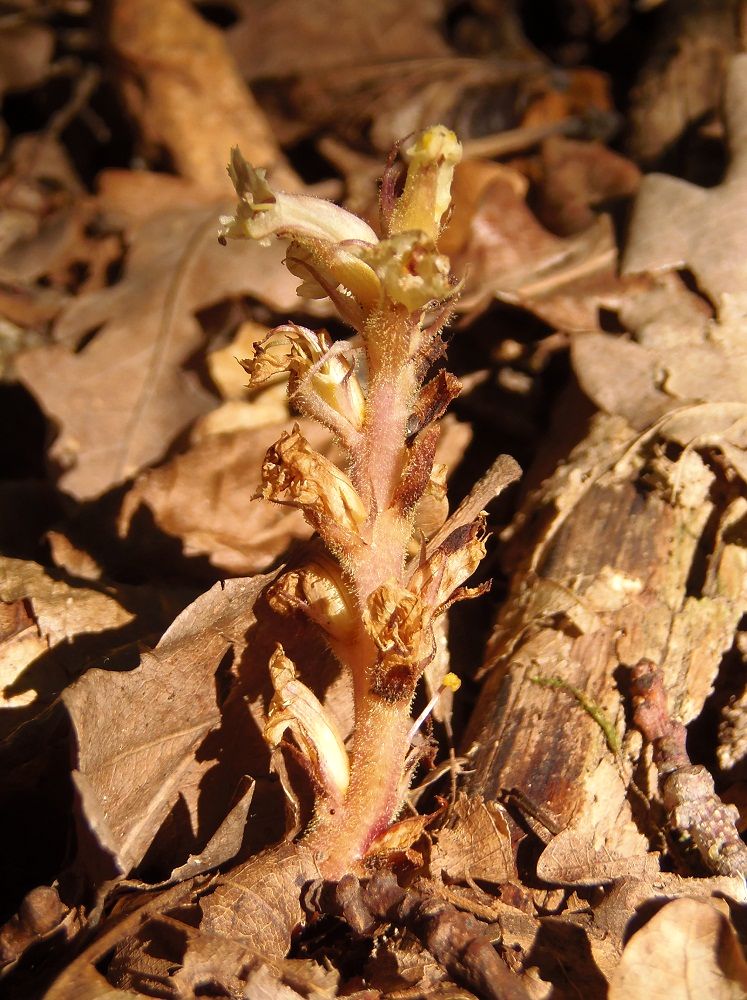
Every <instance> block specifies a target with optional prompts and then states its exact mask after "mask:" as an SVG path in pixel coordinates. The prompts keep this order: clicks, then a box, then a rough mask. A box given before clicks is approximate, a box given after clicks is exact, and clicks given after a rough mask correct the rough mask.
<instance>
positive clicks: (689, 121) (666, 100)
mask: <svg viewBox="0 0 747 1000" xmlns="http://www.w3.org/2000/svg"><path fill="white" fill-rule="evenodd" d="M667 13H668V16H667V17H663V18H660V19H658V21H657V22H656V26H655V29H654V32H653V36H652V37H651V38H649V39H647V42H648V44H647V46H646V58H645V61H644V63H643V66H642V69H641V70H640V72H639V74H638V78H637V80H636V83H635V85H634V86H633V88H632V89H631V92H630V99H631V107H630V112H629V116H628V130H627V136H626V147H627V149H628V150H629V152H630V155H631V156H633V157H635V159H636V160H638V161H639V162H643V163H646V164H648V165H651V166H653V165H655V164H656V162H657V161H660V160H661V159H662V158H663V157H672V155H673V153H675V152H676V151H678V146H681V145H683V144H685V143H687V142H688V139H690V134H691V133H692V131H693V130H694V129H695V128H697V126H699V125H702V124H703V123H704V122H707V120H708V118H709V116H711V115H712V114H713V112H714V111H715V110H716V109H717V108H718V103H719V100H720V99H721V94H722V90H723V81H724V75H725V72H726V68H727V66H728V62H729V57H730V56H731V55H732V54H733V53H734V52H736V51H738V50H739V47H740V44H741V45H743V44H744V41H743V39H744V35H743V34H742V32H743V31H744V28H743V27H742V26H741V25H740V21H739V16H738V13H737V5H735V4H733V3H731V2H727V3H717V4H709V3H687V4H682V5H679V4H678V5H677V6H676V7H672V8H671V9H670V10H668V11H667ZM740 28H741V31H740ZM740 34H741V39H740ZM690 142H692V140H691V139H690ZM696 149H697V147H696ZM679 152H680V153H681V152H682V150H681V149H680V150H679ZM689 152H690V150H686V154H687V153H689ZM696 155H697V153H696ZM691 158H692V154H691V157H690V159H691Z"/></svg>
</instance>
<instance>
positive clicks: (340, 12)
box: [229, 0, 449, 80]
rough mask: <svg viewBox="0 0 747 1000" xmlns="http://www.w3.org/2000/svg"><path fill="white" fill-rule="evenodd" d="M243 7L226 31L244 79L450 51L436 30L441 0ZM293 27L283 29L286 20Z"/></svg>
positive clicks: (246, 3) (250, 1)
mask: <svg viewBox="0 0 747 1000" xmlns="http://www.w3.org/2000/svg"><path fill="white" fill-rule="evenodd" d="M237 6H238V7H239V9H240V10H241V11H242V13H243V17H241V18H240V19H239V20H238V22H237V23H236V24H235V25H234V26H233V27H232V28H231V30H230V31H229V44H230V46H231V49H232V51H233V52H235V53H236V55H237V57H238V59H239V62H240V64H241V66H242V69H243V70H244V71H245V73H246V75H247V77H248V79H249V80H256V79H259V78H262V77H285V76H291V75H296V74H298V73H314V74H316V73H319V72H320V71H321V70H323V69H329V68H331V67H336V68H337V67H340V66H357V65H359V64H360V63H361V62H362V61H366V62H382V61H384V60H389V59H391V60H402V59H405V58H407V57H408V56H410V57H417V58H420V59H422V58H425V57H427V56H442V55H447V54H448V52H449V49H448V46H447V45H446V44H445V42H444V41H443V39H442V37H441V33H440V31H439V26H438V21H439V18H440V17H441V3H440V0H435V2H434V0H414V2H413V3H411V4H409V5H408V6H407V8H403V7H402V5H401V4H399V3H398V2H397V0H373V2H372V3H369V4H366V6H365V7H362V6H361V5H360V4H358V3H356V0H320V2H319V3H318V4H316V6H315V7H314V9H313V11H312V10H311V9H310V8H309V6H308V4H306V3H304V0H259V2H256V0H240V2H239V4H237ZM289 24H292V25H293V31H288V25H289Z"/></svg>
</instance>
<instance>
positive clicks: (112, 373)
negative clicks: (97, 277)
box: [17, 207, 296, 498]
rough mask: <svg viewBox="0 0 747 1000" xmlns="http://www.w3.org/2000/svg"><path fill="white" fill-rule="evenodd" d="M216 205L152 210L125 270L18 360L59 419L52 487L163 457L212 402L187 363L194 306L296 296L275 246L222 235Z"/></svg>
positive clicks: (79, 487) (291, 300)
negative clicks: (52, 339)
mask: <svg viewBox="0 0 747 1000" xmlns="http://www.w3.org/2000/svg"><path fill="white" fill-rule="evenodd" d="M218 214H219V209H218V208H217V207H212V208H204V207H202V208H195V207H192V208H188V209H184V208H175V209H172V210H167V211H164V212H159V211H155V213H154V214H151V215H149V216H148V217H147V218H146V220H145V221H144V222H142V224H140V225H139V226H138V227H137V228H136V230H135V232H134V235H133V237H132V242H131V245H130V248H129V254H128V257H127V263H126V268H125V273H124V275H123V277H122V279H121V280H120V281H119V282H118V283H117V284H116V285H113V286H112V287H109V288H103V289H101V290H100V291H97V292H92V293H91V294H89V295H84V296H82V297H81V298H79V299H77V300H76V301H75V302H73V303H72V304H71V305H70V307H69V308H68V309H67V310H66V311H65V312H64V314H63V315H62V317H61V318H60V321H59V322H58V324H57V327H56V330H55V335H56V339H57V341H58V342H57V343H55V344H52V345H50V346H44V347H39V348H37V349H34V350H30V351H27V352H25V353H24V354H22V355H21V356H20V357H19V358H18V360H17V370H18V374H19V377H20V379H21V380H22V381H23V382H24V384H25V385H26V386H27V387H28V388H29V390H30V391H31V392H32V393H33V394H34V395H35V396H36V398H37V399H38V401H39V403H40V405H41V406H42V408H43V409H44V410H45V412H46V413H47V415H48V416H49V417H50V419H51V420H53V421H54V422H56V423H57V424H58V425H59V428H60V433H59V435H58V437H57V439H56V440H55V442H54V444H53V446H52V448H51V450H50V456H51V458H52V459H53V460H54V461H56V462H57V463H59V465H60V467H61V468H62V470H63V471H62V474H61V476H60V486H61V487H62V488H63V489H64V490H67V491H68V492H70V493H72V494H74V495H75V496H77V497H79V498H88V497H93V496H96V495H98V494H99V493H101V492H102V491H103V490H105V489H107V488H108V487H109V486H111V485H112V484H114V483H117V482H119V481H121V480H122V479H126V478H127V477H129V476H131V475H133V474H134V473H135V472H137V471H138V470H139V469H140V468H142V467H143V466H144V465H147V464H149V463H151V462H153V461H155V460H157V459H158V458H160V457H161V456H162V455H163V453H164V451H165V449H166V448H167V447H168V445H169V443H170V442H171V441H172V440H173V439H174V437H175V436H176V435H177V434H178V433H179V431H181V430H182V429H183V428H184V427H185V426H186V425H187V424H188V423H190V422H191V421H192V420H193V419H194V418H195V417H196V416H198V415H199V414H200V413H204V412H205V411H206V410H208V409H209V408H210V407H211V406H212V405H213V403H214V400H213V398H212V397H211V396H210V395H209V394H208V393H207V392H206V391H205V390H204V389H202V388H201V387H200V385H199V382H198V380H197V377H196V375H194V374H193V373H191V372H189V371H187V370H186V369H185V367H184V366H185V365H186V363H187V361H188V359H189V357H190V355H191V354H193V353H194V352H195V351H196V350H197V349H198V348H199V347H200V345H201V343H202V339H203V335H202V333H201V329H200V326H199V324H198V322H197V320H196V319H195V316H194V312H195V310H197V309H200V308H203V307H205V306H207V305H209V304H211V303H215V302H218V301H220V300H221V299H224V298H229V297H231V296H237V295H242V294H254V295H256V296H257V297H258V298H262V299H264V300H265V301H267V302H268V303H269V304H271V305H272V306H273V307H274V308H277V309H279V310H282V309H289V308H292V306H293V305H294V304H295V300H296V297H295V281H294V279H292V278H289V277H288V276H286V275H285V274H284V272H283V269H282V268H280V266H279V258H280V257H281V255H282V252H283V251H282V248H281V247H280V246H279V245H276V246H274V247H272V248H264V247H258V246H256V245H255V244H241V245H239V244H237V243H232V244H231V245H230V246H227V247H221V246H219V245H218V242H217V239H216V231H217V218H218ZM273 262H274V263H275V264H276V265H277V266H276V267H273ZM266 275H271V277H265V276H266ZM277 275H281V276H280V278H278V277H277ZM91 333H93V338H92V339H91V336H90V335H91Z"/></svg>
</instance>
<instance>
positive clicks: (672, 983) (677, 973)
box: [609, 899, 747, 1000]
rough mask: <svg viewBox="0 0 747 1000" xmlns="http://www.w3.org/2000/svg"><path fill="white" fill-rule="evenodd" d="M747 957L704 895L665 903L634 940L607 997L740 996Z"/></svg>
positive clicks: (744, 992)
mask: <svg viewBox="0 0 747 1000" xmlns="http://www.w3.org/2000/svg"><path fill="white" fill-rule="evenodd" d="M745 996H747V960H745V957H744V954H743V952H742V948H741V946H740V944H739V941H738V939H737V936H736V934H735V932H734V928H733V927H732V925H731V924H730V922H729V920H728V918H727V917H726V916H724V914H723V913H722V912H720V911H719V910H717V909H716V907H715V906H714V905H713V904H712V903H708V902H706V901H705V900H701V899H675V900H673V901H672V902H671V903H667V905H666V906H664V907H663V908H662V909H661V910H660V911H659V912H658V913H657V914H656V915H655V916H654V917H652V918H651V920H649V922H648V923H647V924H646V925H645V927H643V928H641V930H639V931H638V932H637V933H636V934H634V935H633V937H632V938H631V939H630V941H629V942H628V944H627V945H626V947H625V951H624V952H623V956H622V960H621V962H620V965H619V967H618V969H617V970H616V972H615V974H614V976H613V978H612V981H611V982H610V991H609V1000H700V998H701V997H708V998H709V1000H741V998H743V997H745Z"/></svg>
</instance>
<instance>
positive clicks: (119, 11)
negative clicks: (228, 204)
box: [109, 0, 300, 196]
mask: <svg viewBox="0 0 747 1000" xmlns="http://www.w3.org/2000/svg"><path fill="white" fill-rule="evenodd" d="M289 23H293V22H289ZM285 34H289V37H292V38H295V37H296V33H295V31H294V32H291V33H287V32H285ZM258 38H259V39H261V45H262V46H263V48H266V47H268V46H267V37H266V36H264V35H259V36H258ZM109 41H110V43H111V46H112V49H113V50H114V54H115V56H116V57H117V58H118V60H119V65H118V70H119V72H118V74H117V77H116V79H117V82H118V83H119V85H120V88H121V91H122V96H123V98H124V101H125V104H126V105H127V108H128V110H129V111H130V113H131V114H132V116H133V117H134V118H135V120H136V121H137V123H138V125H139V127H140V130H141V135H142V138H143V140H144V141H145V143H146V144H147V146H148V147H150V149H151V150H152V151H153V153H154V154H155V155H158V154H160V152H161V150H162V149H163V148H164V147H165V148H166V150H168V153H169V155H170V157H171V159H172V161H173V163H174V166H175V168H176V172H177V173H179V174H181V175H182V176H183V177H186V178H189V179H190V180H192V181H194V182H195V183H196V184H198V185H199V186H200V187H202V188H203V189H204V190H206V191H210V192H212V193H213V194H214V195H216V196H222V195H224V196H228V195H229V194H230V193H231V187H230V182H229V180H228V178H227V176H226V171H225V168H224V162H225V156H226V155H227V153H228V150H229V149H231V147H233V146H237V145H238V146H240V147H241V150H242V152H243V153H244V155H245V156H246V157H247V158H248V159H250V160H251V161H252V163H257V164H259V165H261V166H263V167H269V168H270V170H271V173H272V176H273V177H274V179H275V181H276V183H277V184H278V185H279V186H280V187H282V188H284V189H287V190H293V189H296V188H298V187H299V186H300V185H299V181H298V178H297V177H296V176H295V174H294V173H293V171H292V170H291V169H290V168H289V167H288V166H287V164H286V163H285V161H284V159H283V156H282V154H281V152H280V149H279V147H278V145H277V143H276V141H275V137H274V135H273V133H272V130H271V128H270V126H269V124H268V122H267V120H266V118H265V116H264V114H263V112H262V110H261V108H260V107H259V105H258V104H257V102H256V101H255V99H254V97H253V96H252V94H251V93H250V91H249V90H248V88H247V87H246V85H245V83H244V81H243V79H242V76H241V73H240V72H239V68H238V67H237V66H236V63H235V62H234V59H233V57H232V55H231V53H230V52H229V50H228V47H227V45H226V41H225V37H224V35H223V32H222V31H220V29H219V28H216V27H215V26H214V25H212V24H208V23H207V22H206V21H205V20H204V19H203V18H202V17H200V15H199V14H198V13H197V11H196V10H195V9H194V6H193V5H192V4H191V3H189V2H188V0H159V3H157V4H153V3H151V0H115V2H114V3H112V5H111V12H110V15H109ZM269 48H270V49H273V46H269ZM273 168H274V169H273Z"/></svg>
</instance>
